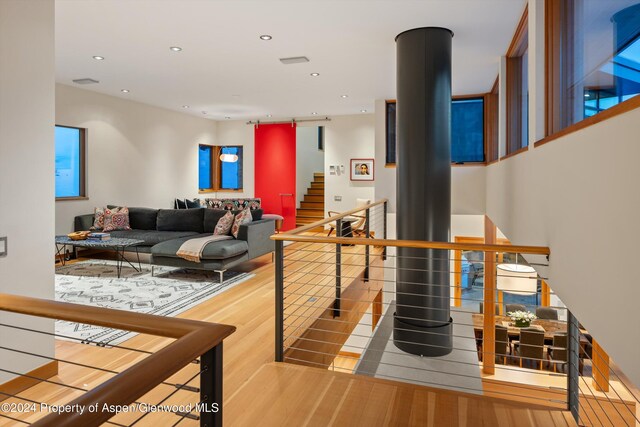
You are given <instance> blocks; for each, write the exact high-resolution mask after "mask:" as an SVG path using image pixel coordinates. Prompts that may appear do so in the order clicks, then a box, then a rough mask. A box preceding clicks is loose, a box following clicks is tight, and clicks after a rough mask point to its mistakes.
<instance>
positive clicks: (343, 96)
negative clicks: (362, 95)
mask: <svg viewBox="0 0 640 427" xmlns="http://www.w3.org/2000/svg"><path fill="white" fill-rule="evenodd" d="M348 97H349V95H340V98H348Z"/></svg>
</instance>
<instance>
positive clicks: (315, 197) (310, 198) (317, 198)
mask: <svg viewBox="0 0 640 427" xmlns="http://www.w3.org/2000/svg"><path fill="white" fill-rule="evenodd" d="M304 201H305V202H319V203H324V194H305V195H304Z"/></svg>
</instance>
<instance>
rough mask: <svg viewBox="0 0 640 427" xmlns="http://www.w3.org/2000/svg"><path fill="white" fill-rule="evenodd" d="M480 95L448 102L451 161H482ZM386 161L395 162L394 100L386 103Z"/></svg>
mask: <svg viewBox="0 0 640 427" xmlns="http://www.w3.org/2000/svg"><path fill="white" fill-rule="evenodd" d="M484 120H485V117H484V98H482V97H478V98H469V99H454V100H452V101H451V161H452V162H453V163H482V162H484V160H485V153H484V145H485V144H484V133H485V132H484V126H485V125H484ZM386 123H387V128H386V163H387V164H388V165H390V164H395V163H396V103H395V102H394V101H387V103H386Z"/></svg>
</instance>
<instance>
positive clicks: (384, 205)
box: [382, 202, 389, 261]
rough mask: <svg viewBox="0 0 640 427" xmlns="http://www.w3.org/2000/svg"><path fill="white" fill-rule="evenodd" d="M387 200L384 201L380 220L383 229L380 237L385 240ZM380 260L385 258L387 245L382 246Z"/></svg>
mask: <svg viewBox="0 0 640 427" xmlns="http://www.w3.org/2000/svg"><path fill="white" fill-rule="evenodd" d="M388 203H389V202H384V204H383V205H382V206H383V210H382V221H383V230H382V238H383V239H384V240H387V209H388V207H387V204H388ZM382 260H383V261H386V260H387V247H386V246H385V247H383V248H382Z"/></svg>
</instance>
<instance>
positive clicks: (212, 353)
mask: <svg viewBox="0 0 640 427" xmlns="http://www.w3.org/2000/svg"><path fill="white" fill-rule="evenodd" d="M200 369H202V373H201V374H200V401H201V402H202V406H201V407H200V427H220V426H222V342H221V343H220V344H218V345H217V346H215V347H213V348H212V349H211V350H209V351H207V352H206V353H205V354H203V355H202V356H200Z"/></svg>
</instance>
